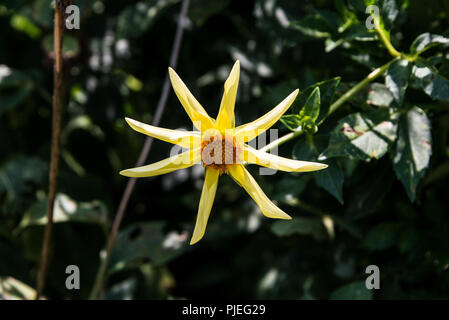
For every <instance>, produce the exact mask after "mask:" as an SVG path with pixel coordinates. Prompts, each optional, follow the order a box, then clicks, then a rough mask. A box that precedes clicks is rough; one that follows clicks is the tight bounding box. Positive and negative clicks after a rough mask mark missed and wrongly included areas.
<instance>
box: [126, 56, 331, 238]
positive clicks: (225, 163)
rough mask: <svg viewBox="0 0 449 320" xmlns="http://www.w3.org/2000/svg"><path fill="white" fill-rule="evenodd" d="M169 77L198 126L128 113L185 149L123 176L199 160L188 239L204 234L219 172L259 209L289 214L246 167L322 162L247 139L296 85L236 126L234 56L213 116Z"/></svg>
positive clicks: (308, 167) (144, 129)
mask: <svg viewBox="0 0 449 320" xmlns="http://www.w3.org/2000/svg"><path fill="white" fill-rule="evenodd" d="M169 74H170V80H171V83H172V86H173V89H174V90H175V93H176V95H177V96H178V99H179V101H180V102H181V104H182V106H183V107H184V109H185V111H186V112H187V114H188V115H189V117H190V119H191V120H192V122H193V124H194V126H195V127H196V128H197V129H198V130H199V131H177V130H170V129H164V128H159V127H154V126H150V125H147V124H144V123H141V122H138V121H136V120H132V119H129V118H126V121H127V122H128V124H129V125H130V126H131V128H133V129H134V130H136V131H138V132H140V133H143V134H146V135H149V136H151V137H154V138H157V139H160V140H163V141H166V142H169V143H173V144H177V145H179V146H181V147H183V148H187V149H188V150H187V151H185V152H183V153H180V154H178V155H175V156H172V157H170V158H167V159H165V160H162V161H159V162H156V163H153V164H150V165H146V166H142V167H137V168H132V169H127V170H123V171H121V172H120V174H121V175H124V176H127V177H152V176H156V175H160V174H165V173H169V172H172V171H175V170H178V169H183V168H187V167H191V166H193V165H195V164H197V163H199V162H202V163H203V165H204V166H205V168H206V172H205V180H204V185H203V190H202V192H201V199H200V204H199V208H198V215H197V219H196V225H195V229H194V231H193V236H192V239H191V241H190V244H194V243H196V242H198V241H199V240H200V239H201V238H202V237H203V235H204V232H205V230H206V225H207V220H208V219H209V214H210V211H211V209H212V204H213V202H214V198H215V192H216V190H217V185H218V177H219V176H220V175H221V174H222V173H226V174H229V175H230V176H231V177H232V178H233V179H234V181H235V182H236V183H237V184H238V185H240V186H241V187H243V188H244V189H245V190H246V191H247V192H248V194H249V195H250V196H251V198H253V200H254V201H255V202H256V203H257V205H258V206H259V208H260V210H261V211H262V213H263V214H264V215H265V216H267V217H270V218H278V219H291V217H290V216H289V215H288V214H286V213H285V212H284V211H282V210H281V209H280V208H278V207H277V206H276V205H275V204H274V203H273V202H272V201H271V200H270V199H268V197H267V196H266V195H265V194H264V193H263V191H262V189H261V188H260V187H259V185H258V184H257V182H256V180H254V178H253V177H252V176H251V175H250V173H249V172H248V171H247V170H246V168H245V167H244V164H245V163H254V164H258V165H261V166H264V167H268V168H272V169H276V170H282V171H287V172H307V171H315V170H320V169H324V168H326V167H327V165H325V164H321V163H315V162H307V161H297V160H291V159H287V158H283V157H278V156H276V155H274V154H269V153H266V152H264V151H260V150H256V149H254V148H252V147H250V146H249V145H247V144H246V143H245V142H248V141H250V140H252V139H254V138H255V137H257V136H258V135H260V134H261V133H263V132H265V131H266V130H268V129H269V128H270V127H271V126H272V125H273V124H274V123H275V122H276V121H277V120H279V118H280V117H281V116H282V115H283V114H284V112H285V111H287V109H288V108H289V107H290V105H291V104H292V103H293V101H294V100H295V98H296V96H297V94H298V89H296V90H295V91H293V92H292V93H291V94H290V95H289V96H288V97H287V98H285V99H284V100H283V101H282V102H281V103H279V104H278V105H277V106H276V107H275V108H274V109H273V110H271V111H270V112H268V113H267V114H265V115H264V116H262V117H260V118H259V119H257V120H254V121H252V122H250V123H247V124H244V125H241V126H238V127H235V123H234V119H235V118H234V106H235V98H236V95H237V87H238V82H239V77H240V63H239V61H236V63H235V64H234V67H233V68H232V70H231V73H230V75H229V77H228V79H227V80H226V82H225V84H224V94H223V98H222V100H221V104H220V110H219V112H218V116H217V119H216V120H215V119H212V118H211V117H210V116H209V115H208V114H207V112H206V111H205V110H204V108H203V107H202V106H201V104H200V103H199V102H198V101H197V100H196V99H195V97H194V96H193V95H192V94H191V93H190V91H189V89H187V87H186V85H185V84H184V82H182V80H181V79H180V78H179V76H178V75H177V74H176V72H175V71H174V70H173V69H171V68H169Z"/></svg>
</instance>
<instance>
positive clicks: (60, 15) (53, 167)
mask: <svg viewBox="0 0 449 320" xmlns="http://www.w3.org/2000/svg"><path fill="white" fill-rule="evenodd" d="M64 9H65V8H64V7H63V5H62V3H60V2H59V1H56V2H55V19H54V53H55V63H54V67H53V102H52V103H53V107H52V108H53V111H52V112H53V113H52V115H53V123H52V139H51V155H50V174H49V190H48V203H47V213H46V216H47V224H46V225H45V233H44V243H43V245H42V255H41V265H40V268H39V273H38V275H37V284H36V300H38V299H39V298H40V297H41V296H42V293H43V290H44V287H45V278H46V275H47V269H48V264H49V257H50V246H51V237H52V231H53V207H54V203H55V198H56V190H57V185H58V170H59V150H60V137H61V109H62V106H61V105H62V82H63V74H62V34H63V31H64V26H63V20H64Z"/></svg>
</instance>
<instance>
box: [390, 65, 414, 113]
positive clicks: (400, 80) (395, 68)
mask: <svg viewBox="0 0 449 320" xmlns="http://www.w3.org/2000/svg"><path fill="white" fill-rule="evenodd" d="M411 72H412V64H411V63H410V62H409V61H408V60H405V59H401V60H398V61H395V62H393V63H392V64H391V65H390V67H389V68H388V70H387V74H386V76H385V85H386V86H387V88H388V89H389V90H390V91H391V93H392V94H393V97H394V99H395V100H396V102H397V103H398V104H399V105H400V106H401V105H402V103H403V101H404V95H405V90H406V89H407V86H408V79H409V78H410V73H411Z"/></svg>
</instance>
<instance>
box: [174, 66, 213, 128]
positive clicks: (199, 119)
mask: <svg viewBox="0 0 449 320" xmlns="http://www.w3.org/2000/svg"><path fill="white" fill-rule="evenodd" d="M168 73H169V75H170V81H171V84H172V86H173V90H175V93H176V96H177V97H178V99H179V101H180V102H181V104H182V106H183V107H184V109H185V111H186V112H187V114H188V115H189V117H190V119H191V120H192V122H193V124H194V125H195V127H196V128H197V129H198V130H200V131H203V130H207V129H211V128H215V120H214V119H212V118H211V117H209V115H208V114H207V112H206V110H204V108H203V107H202V106H201V104H200V103H199V102H198V101H197V100H196V99H195V97H194V96H193V95H192V93H191V92H190V91H189V89H187V86H186V85H185V84H184V82H182V80H181V78H180V77H179V76H178V75H177V74H176V72H175V70H173V69H172V68H168ZM198 124H201V128H198V126H199V125H198Z"/></svg>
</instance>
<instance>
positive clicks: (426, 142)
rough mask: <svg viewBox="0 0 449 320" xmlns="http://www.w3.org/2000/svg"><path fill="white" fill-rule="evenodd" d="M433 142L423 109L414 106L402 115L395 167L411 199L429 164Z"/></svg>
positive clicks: (395, 153)
mask: <svg viewBox="0 0 449 320" xmlns="http://www.w3.org/2000/svg"><path fill="white" fill-rule="evenodd" d="M431 142H432V137H431V132H430V121H429V118H427V115H426V113H425V112H424V111H423V110H422V109H420V108H418V107H413V108H412V109H410V110H409V111H408V112H407V113H406V114H404V115H402V116H401V119H400V122H399V138H398V141H397V144H396V148H395V150H394V156H393V167H394V171H395V173H396V176H397V177H398V179H399V180H401V182H402V184H403V185H404V187H405V190H406V191H407V194H408V196H409V198H410V200H411V201H414V200H415V197H416V191H417V187H418V183H419V181H420V180H421V178H422V177H423V176H424V174H425V171H426V169H427V167H428V166H429V161H430V155H431V153H432V144H431Z"/></svg>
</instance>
